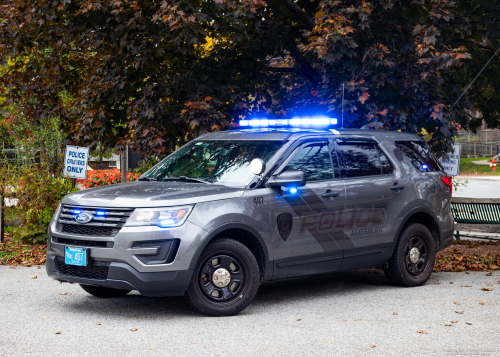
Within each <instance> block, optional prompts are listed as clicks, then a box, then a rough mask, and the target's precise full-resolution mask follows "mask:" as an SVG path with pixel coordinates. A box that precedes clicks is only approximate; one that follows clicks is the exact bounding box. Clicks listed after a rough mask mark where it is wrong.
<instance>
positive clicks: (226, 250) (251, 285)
mask: <svg viewBox="0 0 500 357" xmlns="http://www.w3.org/2000/svg"><path fill="white" fill-rule="evenodd" d="M259 280H260V275H259V266H258V264H257V261H256V260H255V257H254V256H253V254H252V252H251V251H250V250H249V249H248V248H247V247H245V246H244V245H243V244H241V243H240V242H237V241H235V240H233V239H228V238H222V239H217V240H215V241H213V242H211V243H210V244H209V245H208V246H207V248H206V249H205V250H204V251H203V253H202V254H201V256H200V259H199V260H198V263H197V264H196V268H195V270H194V272H193V277H192V278H191V283H190V284H189V287H188V290H187V298H188V301H189V302H190V304H191V305H192V306H193V307H194V308H195V309H197V310H198V311H200V312H201V313H203V314H205V315H209V316H230V315H234V314H237V313H238V312H240V311H242V310H243V309H245V308H246V307H247V306H248V305H249V304H250V303H251V302H252V300H253V298H254V297H255V295H256V294H257V289H258V288H259Z"/></svg>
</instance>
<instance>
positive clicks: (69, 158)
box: [64, 146, 89, 179]
mask: <svg viewBox="0 0 500 357" xmlns="http://www.w3.org/2000/svg"><path fill="white" fill-rule="evenodd" d="M88 161H89V148H83V147H79V146H66V156H65V157H64V176H69V177H74V178H79V179H84V178H85V177H86V176H87V162H88Z"/></svg>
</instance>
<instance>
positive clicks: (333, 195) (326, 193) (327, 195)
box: [321, 190, 340, 198]
mask: <svg viewBox="0 0 500 357" xmlns="http://www.w3.org/2000/svg"><path fill="white" fill-rule="evenodd" d="M321 196H322V197H323V198H328V197H339V196H340V192H332V191H331V190H328V191H326V192H325V193H323V194H322V195H321Z"/></svg>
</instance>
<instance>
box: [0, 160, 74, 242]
mask: <svg viewBox="0 0 500 357" xmlns="http://www.w3.org/2000/svg"><path fill="white" fill-rule="evenodd" d="M60 171H61V172H62V170H60ZM0 176H1V184H2V191H3V194H4V197H6V198H8V199H11V200H16V201H17V203H16V204H15V205H13V206H10V207H6V208H5V211H6V212H5V215H6V216H7V217H9V218H10V219H11V220H13V221H20V223H21V225H20V226H17V227H12V228H10V229H9V231H10V233H11V234H12V238H13V240H14V241H15V242H19V243H21V242H22V243H44V242H46V240H47V229H48V225H49V222H50V220H51V219H52V217H53V216H54V213H55V212H56V209H57V206H58V204H59V202H60V201H61V199H62V198H63V197H64V196H65V195H67V194H69V193H71V192H74V191H78V189H77V188H74V187H73V185H72V182H71V180H70V179H68V178H66V177H57V176H55V175H53V174H51V173H49V172H48V171H47V168H46V165H40V164H36V165H33V166H31V167H21V168H19V167H12V166H8V165H7V166H4V167H2V169H1V172H0Z"/></svg>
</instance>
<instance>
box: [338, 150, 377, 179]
mask: <svg viewBox="0 0 500 357" xmlns="http://www.w3.org/2000/svg"><path fill="white" fill-rule="evenodd" d="M338 144H339V145H338V148H339V153H340V155H341V158H342V159H341V163H342V168H343V171H344V177H346V178H349V177H359V176H372V175H380V174H381V169H380V159H379V151H378V150H379V149H378V148H377V146H376V144H374V143H349V142H346V143H342V142H340V143H338Z"/></svg>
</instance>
